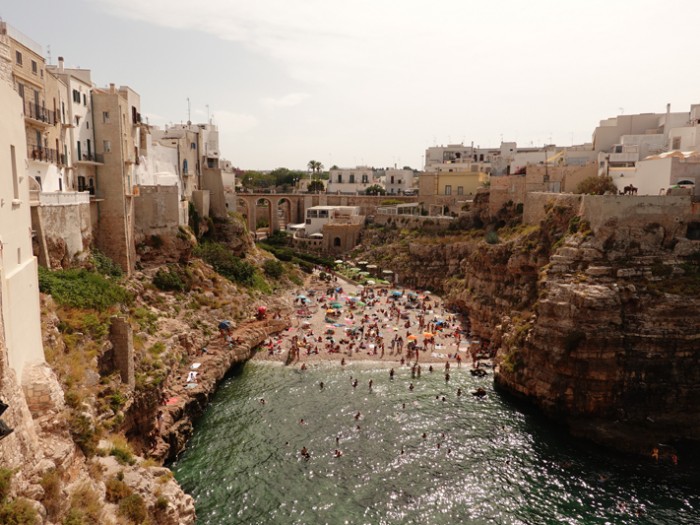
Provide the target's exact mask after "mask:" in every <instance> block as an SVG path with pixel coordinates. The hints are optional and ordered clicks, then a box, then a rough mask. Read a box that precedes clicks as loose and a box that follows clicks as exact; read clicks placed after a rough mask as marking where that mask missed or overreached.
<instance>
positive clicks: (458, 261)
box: [362, 196, 700, 454]
mask: <svg viewBox="0 0 700 525" xmlns="http://www.w3.org/2000/svg"><path fill="white" fill-rule="evenodd" d="M596 199H598V198H596ZM600 199H603V198H602V197H601V198H600ZM615 199H617V198H616V197H614V196H611V197H610V199H609V200H610V201H611V202H610V203H609V204H610V206H613V211H610V210H608V211H607V212H603V211H601V210H604V208H600V207H599V208H596V207H594V206H593V205H592V204H590V203H589V204H588V207H589V208H588V210H587V209H586V207H585V204H586V203H585V202H584V203H583V204H580V199H572V198H568V197H567V201H566V202H565V203H564V204H557V203H549V204H547V205H546V206H544V209H543V210H542V220H541V221H538V224H533V225H531V226H521V227H519V228H501V229H499V230H498V232H497V234H496V235H495V236H491V237H490V238H489V237H486V238H487V239H488V240H489V242H485V232H484V231H483V230H481V231H478V230H471V231H468V232H464V233H462V234H458V233H447V234H445V235H443V236H442V237H426V236H420V235H417V234H416V233H412V232H402V233H403V234H402V237H401V239H400V240H398V241H397V242H393V243H390V242H386V241H388V239H385V242H384V243H383V244H382V245H381V246H380V247H377V246H373V247H371V248H369V249H366V250H365V251H363V252H362V256H363V257H364V258H367V259H368V260H371V261H372V262H374V263H377V264H379V265H383V266H386V267H387V268H389V269H392V270H394V271H396V272H397V273H398V274H399V276H400V278H401V279H402V282H404V283H407V284H411V285H414V286H418V287H426V288H432V289H434V290H436V291H438V292H441V293H443V294H445V296H446V298H447V299H448V303H449V304H451V305H452V306H453V307H455V308H457V309H459V310H461V311H464V312H465V313H467V314H468V316H469V320H470V323H471V330H472V332H473V334H474V335H476V336H478V337H480V338H482V339H486V340H488V341H489V342H490V343H491V345H492V347H493V348H495V349H498V359H497V361H498V363H499V366H498V368H497V373H496V376H495V377H496V384H497V386H499V387H500V388H501V389H502V390H504V391H507V392H510V393H512V394H515V395H516V396H519V397H521V398H524V399H526V400H528V401H529V402H532V403H533V404H535V405H536V406H538V407H539V408H540V409H542V410H543V411H544V412H545V413H546V414H548V415H549V416H551V417H553V418H555V419H557V420H559V421H561V422H563V423H564V424H566V425H567V426H568V427H569V428H570V430H571V431H572V432H573V433H574V434H576V435H580V436H583V437H586V438H588V439H592V440H594V441H597V442H599V443H603V444H605V445H608V446H611V447H614V448H618V449H621V450H625V451H633V452H636V453H641V454H648V453H649V452H650V451H651V449H652V448H653V447H656V446H658V444H660V443H663V444H670V445H673V446H675V447H676V448H677V449H678V450H684V447H685V446H686V445H693V447H688V448H694V447H695V446H697V445H698V444H700V418H699V417H698V414H700V366H699V365H700V362H699V360H700V324H698V323H697V321H696V319H697V318H698V315H699V314H700V297H699V295H698V292H700V266H699V264H700V241H698V240H693V239H697V237H698V235H697V232H698V224H699V223H698V222H694V221H695V220H696V219H694V215H693V214H690V215H688V214H685V215H683V214H679V213H678V210H679V209H680V208H679V204H678V203H676V202H673V203H670V204H668V207H669V210H665V209H664V206H667V204H664V203H662V204H660V205H658V206H657V205H656V204H654V203H651V204H650V203H649V202H647V201H645V200H644V199H638V200H632V198H630V199H628V200H626V201H624V202H617V201H616V202H612V201H613V200H615ZM562 200H563V199H562ZM647 200H648V199H647ZM591 201H592V202H594V203H595V204H596V206H598V205H600V201H593V199H591ZM688 202H689V201H688ZM614 207H617V208H622V207H624V213H622V212H615V209H617V208H614ZM684 209H685V208H684ZM688 210H690V207H688ZM691 211H692V210H691ZM591 223H593V226H591ZM371 235H373V236H374V237H375V238H382V236H387V237H389V236H390V235H392V232H390V231H387V229H384V230H378V231H377V232H375V233H373V234H371ZM393 235H396V233H395V232H393Z"/></svg>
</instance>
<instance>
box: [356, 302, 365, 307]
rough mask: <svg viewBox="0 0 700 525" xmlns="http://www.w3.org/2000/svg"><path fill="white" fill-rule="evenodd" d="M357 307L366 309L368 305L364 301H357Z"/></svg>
mask: <svg viewBox="0 0 700 525" xmlns="http://www.w3.org/2000/svg"><path fill="white" fill-rule="evenodd" d="M355 306H359V307H360V308H363V307H365V306H367V305H366V304H365V303H363V302H362V301H357V302H356V303H355Z"/></svg>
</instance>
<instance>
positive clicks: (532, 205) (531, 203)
mask: <svg viewBox="0 0 700 525" xmlns="http://www.w3.org/2000/svg"><path fill="white" fill-rule="evenodd" d="M582 198H583V195H574V194H571V193H540V192H530V193H528V194H527V195H526V196H525V206H524V208H523V224H529V225H533V226H537V225H539V224H540V223H541V222H542V221H543V220H544V219H545V217H546V215H547V207H548V205H551V206H562V207H565V208H573V209H575V210H578V209H579V206H580V204H581V199H582Z"/></svg>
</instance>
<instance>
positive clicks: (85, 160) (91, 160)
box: [75, 153, 105, 166]
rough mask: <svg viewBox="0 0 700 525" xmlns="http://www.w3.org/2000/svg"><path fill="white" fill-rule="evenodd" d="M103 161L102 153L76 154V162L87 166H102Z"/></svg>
mask: <svg viewBox="0 0 700 525" xmlns="http://www.w3.org/2000/svg"><path fill="white" fill-rule="evenodd" d="M104 162H105V159H104V155H99V154H97V153H81V154H79V155H78V160H76V161H75V163H76V164H85V165H88V166H102V165H103V164H104Z"/></svg>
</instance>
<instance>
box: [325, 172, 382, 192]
mask: <svg viewBox="0 0 700 525" xmlns="http://www.w3.org/2000/svg"><path fill="white" fill-rule="evenodd" d="M379 183H380V180H379V176H378V174H377V173H376V172H375V171H374V169H372V168H370V167H367V166H358V167H356V168H335V169H331V170H330V172H329V178H328V184H327V186H326V192H327V193H349V194H353V195H354V194H357V193H364V191H365V190H366V189H367V188H369V187H370V186H373V185H375V184H379Z"/></svg>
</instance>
